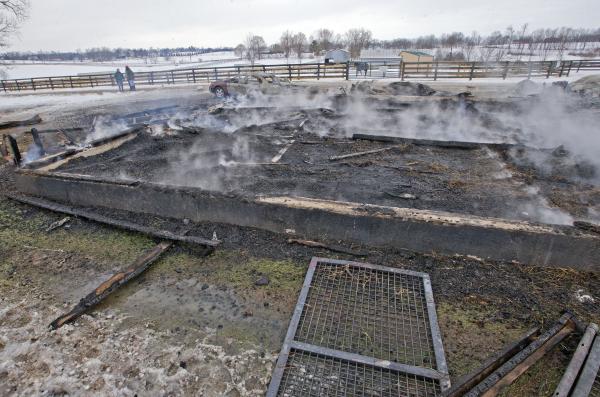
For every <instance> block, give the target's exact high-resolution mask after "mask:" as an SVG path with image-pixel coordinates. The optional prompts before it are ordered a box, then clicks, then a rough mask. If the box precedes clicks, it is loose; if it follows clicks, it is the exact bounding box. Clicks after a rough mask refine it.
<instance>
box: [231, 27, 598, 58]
mask: <svg viewBox="0 0 600 397" xmlns="http://www.w3.org/2000/svg"><path fill="white" fill-rule="evenodd" d="M334 48H343V49H346V50H348V51H349V52H350V56H351V57H352V58H354V59H356V58H358V57H359V56H360V51H361V50H363V49H366V48H385V49H405V50H411V49H412V50H429V51H430V52H431V54H432V55H434V56H435V57H436V58H437V59H438V60H467V61H483V62H489V61H502V60H504V59H506V58H507V57H508V56H510V57H511V59H513V60H517V61H520V60H527V58H531V57H533V56H536V57H537V59H541V60H547V59H549V57H550V56H551V57H552V58H553V59H559V60H560V59H562V58H563V56H564V55H565V54H570V55H575V56H581V57H588V56H600V28H598V29H583V28H579V29H574V28H568V27H561V28H547V29H536V30H531V29H529V25H528V24H523V25H521V26H519V27H517V28H514V27H512V26H509V27H507V28H506V29H505V30H504V31H494V32H492V33H490V34H489V35H482V34H479V33H478V32H472V33H471V34H465V33H462V32H452V33H446V34H442V35H439V36H436V35H426V36H419V37H416V38H396V39H392V40H378V39H374V38H373V34H372V32H371V31H370V30H367V29H364V28H356V29H350V30H348V31H347V32H345V33H343V34H338V33H334V32H333V31H332V30H330V29H319V30H317V31H316V32H314V33H313V34H312V35H310V36H308V37H307V36H306V34H304V33H303V32H291V31H289V30H286V31H285V32H283V33H282V35H281V37H280V39H279V41H277V42H274V43H272V44H267V43H266V41H265V40H264V38H263V37H261V36H258V35H255V34H252V33H250V34H248V36H247V37H246V39H245V40H244V42H243V43H240V44H238V45H237V46H236V47H235V49H234V51H235V55H236V56H238V57H239V58H240V59H242V58H246V59H247V60H249V61H250V62H251V63H253V62H255V61H256V60H258V59H261V58H263V57H267V56H273V55H280V56H283V57H285V58H288V59H289V58H290V56H295V57H297V58H301V57H302V54H305V53H312V54H314V55H322V54H323V53H324V52H325V51H328V50H331V49H334Z"/></svg>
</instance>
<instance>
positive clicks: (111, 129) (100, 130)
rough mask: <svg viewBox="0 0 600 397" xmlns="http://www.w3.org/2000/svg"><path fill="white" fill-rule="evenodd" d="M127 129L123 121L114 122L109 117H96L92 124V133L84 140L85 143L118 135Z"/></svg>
mask: <svg viewBox="0 0 600 397" xmlns="http://www.w3.org/2000/svg"><path fill="white" fill-rule="evenodd" d="M126 129H127V122H126V121H125V120H114V119H113V118H112V117H110V116H98V117H96V118H95V119H94V122H93V124H92V131H91V132H90V133H89V134H88V135H87V137H86V138H85V143H90V142H93V141H96V140H98V139H104V138H109V137H111V136H115V135H118V134H119V133H121V132H123V131H125V130H126Z"/></svg>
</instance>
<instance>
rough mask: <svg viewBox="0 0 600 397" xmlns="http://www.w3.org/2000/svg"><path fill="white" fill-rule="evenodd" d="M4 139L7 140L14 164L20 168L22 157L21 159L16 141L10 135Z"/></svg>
mask: <svg viewBox="0 0 600 397" xmlns="http://www.w3.org/2000/svg"><path fill="white" fill-rule="evenodd" d="M6 139H7V140H8V145H9V147H10V150H11V151H12V154H13V161H14V163H15V165H16V166H17V167H20V166H21V162H22V160H23V157H21V151H20V150H19V145H18V144H17V140H16V139H15V138H14V137H13V136H12V135H7V136H6Z"/></svg>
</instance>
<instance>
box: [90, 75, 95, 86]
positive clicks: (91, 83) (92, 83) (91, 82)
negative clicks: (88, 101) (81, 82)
mask: <svg viewBox="0 0 600 397" xmlns="http://www.w3.org/2000/svg"><path fill="white" fill-rule="evenodd" d="M90 87H92V88H94V80H92V76H91V75H90Z"/></svg>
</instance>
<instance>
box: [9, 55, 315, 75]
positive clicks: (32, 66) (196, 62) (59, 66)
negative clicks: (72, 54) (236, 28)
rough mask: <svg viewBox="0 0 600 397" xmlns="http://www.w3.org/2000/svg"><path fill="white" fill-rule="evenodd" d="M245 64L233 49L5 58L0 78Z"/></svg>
mask: <svg viewBox="0 0 600 397" xmlns="http://www.w3.org/2000/svg"><path fill="white" fill-rule="evenodd" d="M288 61H289V62H288ZM322 61H323V60H322V57H321V58H320V57H312V56H311V55H309V54H305V55H304V56H303V58H302V59H300V60H299V59H298V58H296V57H290V58H289V59H286V58H266V59H260V60H257V61H256V62H255V63H256V64H260V65H274V64H275V65H276V64H282V63H298V62H301V63H311V62H322ZM248 64H249V61H248V60H246V59H240V58H239V57H236V56H235V54H234V53H233V52H232V51H222V52H212V53H208V54H202V55H195V56H179V57H172V58H170V59H165V58H162V57H161V58H156V59H152V60H148V59H142V58H132V59H127V60H123V61H119V62H115V61H111V62H44V63H35V62H29V61H27V62H23V61H14V62H11V61H7V62H6V65H5V67H3V69H4V72H5V73H6V77H4V76H2V78H6V79H25V78H32V77H49V76H74V75H78V74H91V73H103V72H114V71H115V70H116V69H117V68H120V69H121V70H123V69H124V68H125V65H129V66H130V67H131V68H132V69H133V70H134V71H137V72H144V71H153V70H170V69H187V68H192V67H212V66H237V65H248ZM0 69H2V68H0Z"/></svg>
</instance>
